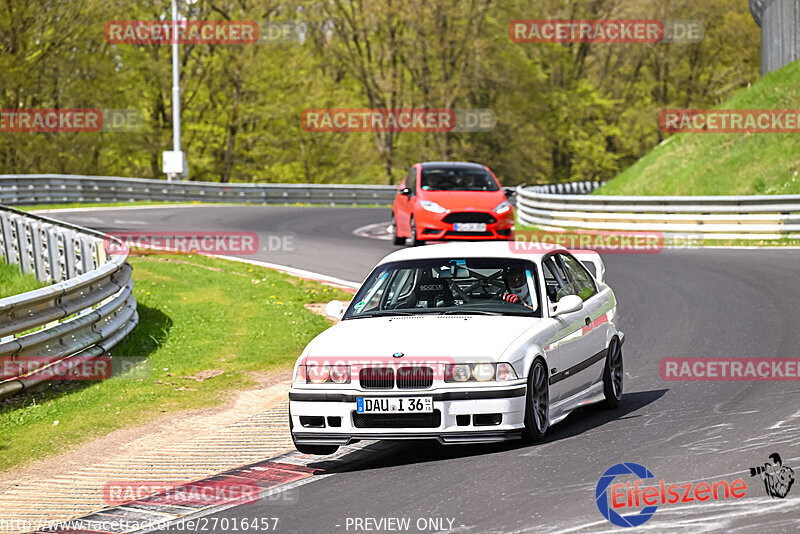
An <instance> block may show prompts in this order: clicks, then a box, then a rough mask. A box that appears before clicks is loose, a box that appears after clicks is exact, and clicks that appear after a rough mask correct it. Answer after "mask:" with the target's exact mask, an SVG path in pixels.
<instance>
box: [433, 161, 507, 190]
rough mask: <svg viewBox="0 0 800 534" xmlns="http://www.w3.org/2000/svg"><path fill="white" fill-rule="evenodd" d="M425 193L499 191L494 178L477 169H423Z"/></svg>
mask: <svg viewBox="0 0 800 534" xmlns="http://www.w3.org/2000/svg"><path fill="white" fill-rule="evenodd" d="M421 187H422V189H423V190H424V191H497V190H499V189H500V188H499V187H498V185H497V182H496V181H495V179H494V177H492V175H491V174H489V173H488V172H487V171H486V170H484V169H480V168H477V167H456V168H435V167H434V168H432V169H431V168H425V167H423V169H422V179H421Z"/></svg>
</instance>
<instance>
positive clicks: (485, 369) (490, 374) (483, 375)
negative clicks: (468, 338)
mask: <svg viewBox="0 0 800 534" xmlns="http://www.w3.org/2000/svg"><path fill="white" fill-rule="evenodd" d="M472 376H474V377H475V380H477V381H478V382H486V381H487V380H491V379H492V378H494V366H493V365H492V364H490V363H479V364H477V365H476V366H475V367H474V368H473V369H472Z"/></svg>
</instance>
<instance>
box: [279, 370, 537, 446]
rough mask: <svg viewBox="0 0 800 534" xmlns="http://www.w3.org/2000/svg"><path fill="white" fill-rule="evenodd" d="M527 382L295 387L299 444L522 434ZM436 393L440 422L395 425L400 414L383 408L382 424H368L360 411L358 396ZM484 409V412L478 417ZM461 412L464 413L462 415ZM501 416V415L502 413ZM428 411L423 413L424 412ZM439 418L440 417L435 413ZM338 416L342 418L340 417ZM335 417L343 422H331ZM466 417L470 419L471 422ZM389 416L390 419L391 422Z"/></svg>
mask: <svg viewBox="0 0 800 534" xmlns="http://www.w3.org/2000/svg"><path fill="white" fill-rule="evenodd" d="M525 388H526V386H525V382H524V381H521V382H517V383H516V384H514V385H505V386H504V387H502V388H500V387H493V388H463V389H455V388H453V389H449V390H434V391H431V390H429V391H410V390H404V391H392V392H391V393H387V392H380V393H376V392H374V391H347V392H324V391H322V392H321V391H319V390H313V391H310V390H303V389H294V388H293V389H292V391H290V393H289V400H290V403H289V416H290V417H291V420H292V434H293V438H294V440H295V443H297V444H307V445H347V444H348V443H351V442H353V441H357V440H361V439H377V440H403V439H436V440H438V441H439V442H440V443H443V444H463V443H487V442H498V441H505V440H508V439H516V438H519V437H520V435H521V432H522V430H523V429H524V427H525V392H526V389H525ZM427 396H431V397H433V410H434V414H436V412H437V411H438V413H439V417H438V425H435V426H432V425H430V424H429V425H428V426H425V427H422V428H421V427H420V426H416V425H413V424H409V425H408V426H393V425H395V423H396V421H394V420H393V419H392V418H393V416H394V415H395V414H381V417H380V419H381V420H382V423H381V426H370V425H371V424H370V423H368V424H367V426H364V424H365V423H364V422H363V419H364V418H360V422H359V423H357V419H358V418H359V416H358V414H356V398H357V397H372V398H374V397H427ZM475 415H478V416H481V417H478V418H475V417H474V416H475ZM458 416H461V417H458ZM498 416H499V418H498ZM301 417H303V418H304V420H305V421H306V422H307V421H308V419H307V418H308V417H316V418H317V421H318V420H319V418H322V424H323V426H319V425H316V426H311V427H310V426H304V425H303V423H302V422H301V419H300V418H301ZM420 417H422V416H420ZM431 417H432V418H433V419H437V418H436V417H434V416H431ZM337 418H338V419H337ZM331 421H334V422H337V423H339V424H340V426H331V425H330V422H331ZM465 421H468V423H467V424H465ZM387 422H388V425H387V424H386V423H387Z"/></svg>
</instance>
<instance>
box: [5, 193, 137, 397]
mask: <svg viewBox="0 0 800 534" xmlns="http://www.w3.org/2000/svg"><path fill="white" fill-rule="evenodd" d="M108 239H112V238H110V237H108V236H105V235H104V234H102V233H100V232H95V231H93V230H89V229H87V228H82V227H80V226H75V225H72V224H67V223H64V222H61V221H56V220H54V219H50V218H48V217H42V216H40V215H34V214H30V213H25V212H22V211H18V210H15V209H13V208H8V207H5V206H3V207H0V254H2V257H3V259H4V260H5V262H6V263H8V264H17V265H19V267H20V270H21V271H22V272H24V273H32V274H34V275H35V276H36V278H37V279H38V280H40V281H42V282H50V283H52V285H48V286H46V287H43V288H41V289H36V290H34V291H29V292H27V293H22V294H20V295H14V296H10V297H6V298H0V358H2V359H3V361H4V363H5V364H6V365H3V366H2V367H0V398H3V397H6V396H9V395H12V394H14V393H18V392H19V391H22V390H23V389H25V388H27V387H31V386H33V385H35V384H37V383H39V382H42V381H44V379H45V378H44V377H46V376H47V373H46V372H44V371H46V368H47V367H49V366H53V365H55V364H56V363H59V364H60V365H65V364H68V365H70V366H75V365H78V364H80V363H81V362H84V361H88V360H91V359H94V358H96V357H97V356H100V355H101V354H103V353H105V352H107V351H108V350H109V349H111V348H112V347H113V346H114V345H116V344H117V343H118V342H119V341H120V340H121V339H122V338H123V337H125V335H127V334H128V333H129V332H130V331H131V330H133V328H134V327H135V326H136V324H137V322H138V320H139V316H138V314H137V312H136V299H135V298H134V296H133V281H132V280H131V271H132V268H131V266H130V265H129V264H128V263H126V259H127V253H124V254H118V255H114V256H112V257H111V258H109V257H108V256H107V255H106V253H105V246H104V240H108ZM32 358H33V359H35V362H36V364H37V365H38V366H40V367H39V369H38V370H37V371H34V372H33V373H27V374H25V375H22V376H15V375H9V376H6V375H4V374H3V371H4V370H5V369H14V368H18V366H17V365H15V364H22V365H21V367H22V368H23V369H24V368H28V367H29V366H27V365H25V363H26V361H29V360H30V359H32Z"/></svg>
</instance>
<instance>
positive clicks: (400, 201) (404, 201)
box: [394, 166, 417, 234]
mask: <svg viewBox="0 0 800 534" xmlns="http://www.w3.org/2000/svg"><path fill="white" fill-rule="evenodd" d="M416 186H417V167H416V166H414V167H411V170H409V171H408V174H407V175H406V178H405V180H403V184H401V186H400V188H399V189H398V190H397V196H396V197H395V203H394V205H395V213H394V217H395V222H396V224H397V227H398V228H399V229H400V231H401V232H403V233H404V234H408V233H409V231H410V230H411V223H410V218H411V198H412V196H413V195H414V192H415V191H416V189H417V187H416ZM406 187H407V188H408V189H410V190H411V191H412V194H411V195H408V196H406V195H403V194H401V193H400V191H402V190H403V188H406Z"/></svg>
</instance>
